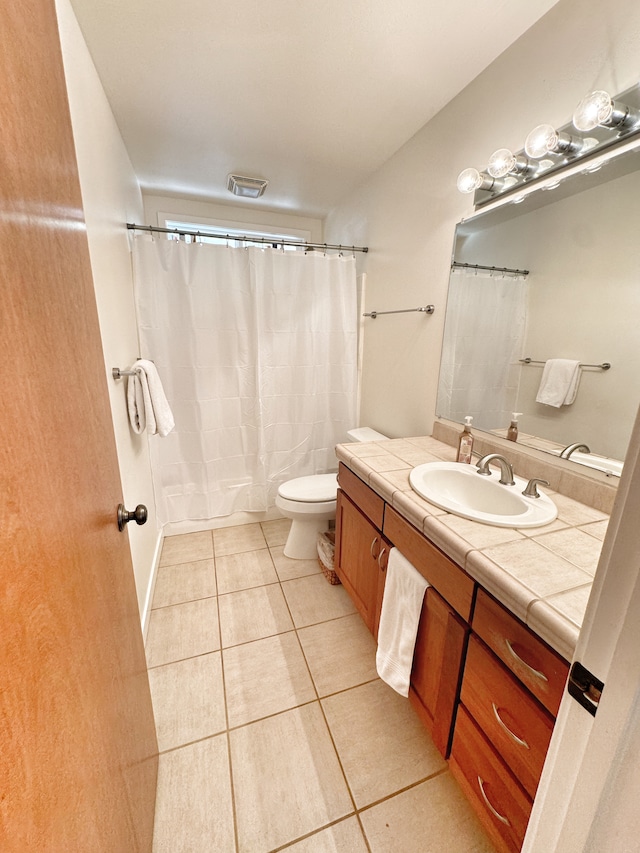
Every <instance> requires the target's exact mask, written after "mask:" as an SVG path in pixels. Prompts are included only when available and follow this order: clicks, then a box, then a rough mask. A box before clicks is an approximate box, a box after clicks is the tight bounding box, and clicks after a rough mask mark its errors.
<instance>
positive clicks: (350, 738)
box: [322, 681, 446, 808]
mask: <svg viewBox="0 0 640 853" xmlns="http://www.w3.org/2000/svg"><path fill="white" fill-rule="evenodd" d="M322 706H323V708H324V710H325V714H326V716H327V722H328V723H329V728H330V729H331V734H332V735H333V739H334V742H335V745H336V749H337V750H338V755H339V756H340V761H341V762H342V766H343V768H344V772H345V774H346V777H347V781H348V783H349V786H350V787H351V792H352V794H353V797H354V800H355V802H356V805H357V806H358V807H359V808H362V807H363V806H366V805H369V804H370V803H373V802H375V801H376V800H379V799H381V798H382V797H387V796H389V794H393V793H395V792H396V791H399V790H400V789H401V788H404V787H406V786H407V785H411V784H413V783H415V782H419V781H420V780H422V779H425V778H426V777H427V776H430V775H432V774H433V773H437V772H438V771H439V770H442V769H443V768H444V767H445V766H446V764H445V761H444V759H443V758H442V756H441V755H440V753H439V752H438V751H437V749H436V748H435V746H434V745H433V741H432V740H431V738H430V737H429V735H428V734H427V731H426V729H425V728H424V726H423V725H422V723H421V722H420V721H419V720H418V718H417V716H416V715H415V713H414V711H413V709H412V708H411V706H410V705H409V701H408V700H407V699H405V698H403V697H402V696H399V695H398V694H397V693H396V692H395V691H394V690H392V689H391V688H390V687H389V686H388V685H386V684H384V682H382V681H374V682H371V683H370V684H365V685H363V686H361V687H355V688H353V689H352V690H347V691H346V692H344V693H338V694H337V695H335V696H330V697H329V698H328V699H323V700H322Z"/></svg>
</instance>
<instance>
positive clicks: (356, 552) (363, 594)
mask: <svg viewBox="0 0 640 853" xmlns="http://www.w3.org/2000/svg"><path fill="white" fill-rule="evenodd" d="M387 553H388V543H386V542H385V540H384V539H383V537H382V534H381V533H380V531H379V530H378V528H377V527H375V526H374V525H373V524H372V523H371V522H370V521H369V519H368V518H366V517H365V516H364V515H363V514H362V513H361V512H360V511H359V510H358V509H357V508H356V507H355V505H354V504H353V503H351V501H350V500H349V498H348V497H347V496H346V495H345V494H344V492H343V491H341V490H339V491H338V503H337V509H336V566H335V570H336V572H337V574H338V577H339V578H340V580H341V581H342V584H343V586H344V588H345V589H346V590H347V592H348V593H349V595H350V596H351V599H352V601H353V603H354V604H355V606H356V608H357V609H358V612H359V613H360V615H361V616H362V618H363V619H364V622H365V624H366V625H367V627H368V628H369V630H370V631H371V633H372V634H373V635H374V636H375V635H376V634H377V630H378V621H379V615H380V610H379V608H380V604H381V601H382V593H381V586H382V583H383V582H384V581H383V577H382V576H383V574H384V573H383V571H382V568H381V566H380V565H379V564H378V560H380V563H381V564H382V566H384V565H385V564H384V562H383V560H384V559H385V557H386V554H387Z"/></svg>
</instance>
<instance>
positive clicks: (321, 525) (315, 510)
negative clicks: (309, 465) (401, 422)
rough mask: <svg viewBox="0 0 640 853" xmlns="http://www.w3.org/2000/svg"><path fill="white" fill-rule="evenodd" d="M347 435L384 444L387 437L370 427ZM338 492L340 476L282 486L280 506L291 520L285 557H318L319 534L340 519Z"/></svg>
mask: <svg viewBox="0 0 640 853" xmlns="http://www.w3.org/2000/svg"><path fill="white" fill-rule="evenodd" d="M347 435H348V437H349V440H350V441H384V440H385V439H386V438H387V436H386V435H382V433H380V432H376V431H375V430H374V429H370V428H369V427H359V428H358V429H352V430H349V431H348V432H347ZM337 493H338V478H337V474H312V475H310V476H308V477H296V478H295V479H294V480H288V481H287V482H286V483H282V485H281V486H279V488H278V494H277V496H276V506H277V507H278V509H279V510H280V512H281V513H282V514H283V515H284V516H285V518H290V519H291V529H290V530H289V536H288V538H287V542H286V544H285V546H284V555H285V557H290V558H291V559H293V560H313V559H315V558H316V557H317V554H318V546H317V538H318V533H321V532H322V531H324V530H327V529H328V527H329V522H330V521H331V520H332V519H334V518H335V517H336V498H337Z"/></svg>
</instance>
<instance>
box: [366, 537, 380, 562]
mask: <svg viewBox="0 0 640 853" xmlns="http://www.w3.org/2000/svg"><path fill="white" fill-rule="evenodd" d="M379 542H380V540H379V539H378V537H377V536H374V537H373V539H372V540H371V547H370V548H369V553H370V554H371V556H372V557H373V559H374V560H377V559H378V557H379V556H380V548H379V547H378V550H377V551H376V553H375V554H374V553H373V549H374V548H375V547H376V544H377V543H379Z"/></svg>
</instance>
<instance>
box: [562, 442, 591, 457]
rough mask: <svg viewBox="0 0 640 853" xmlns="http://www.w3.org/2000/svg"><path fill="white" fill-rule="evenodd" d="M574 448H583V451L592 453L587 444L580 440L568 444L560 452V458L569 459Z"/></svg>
mask: <svg viewBox="0 0 640 853" xmlns="http://www.w3.org/2000/svg"><path fill="white" fill-rule="evenodd" d="M574 450H582V452H583V453H591V450H590V449H589V448H588V447H587V445H586V444H581V443H580V442H579V441H578V442H576V444H568V445H567V446H566V447H565V449H564V450H563V451H562V452H561V453H560V459H569V457H570V456H571V454H572V453H573V451H574Z"/></svg>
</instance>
